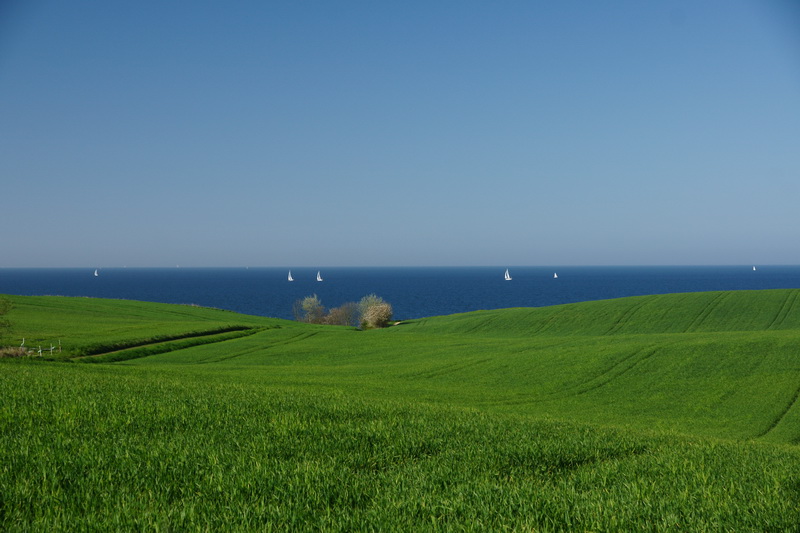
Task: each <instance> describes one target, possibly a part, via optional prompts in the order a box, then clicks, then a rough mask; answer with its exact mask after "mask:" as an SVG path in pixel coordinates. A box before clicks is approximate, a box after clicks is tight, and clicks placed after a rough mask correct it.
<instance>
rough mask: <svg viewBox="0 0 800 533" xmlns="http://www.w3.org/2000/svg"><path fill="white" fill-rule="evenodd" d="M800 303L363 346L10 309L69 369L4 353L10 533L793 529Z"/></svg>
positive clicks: (16, 338)
mask: <svg viewBox="0 0 800 533" xmlns="http://www.w3.org/2000/svg"><path fill="white" fill-rule="evenodd" d="M798 295H800V290H774V291H772V290H770V291H741V292H712V293H691V294H670V295H659V296H643V297H633V298H622V299H618V300H607V301H597V302H585V303H580V304H569V305H562V306H554V307H548V308H525V309H503V310H493V311H478V312H473V313H464V314H458V315H450V316H441V317H430V318H425V319H420V320H412V321H406V322H403V323H401V324H399V325H396V326H393V327H390V328H387V329H383V330H370V331H358V330H354V329H350V328H341V327H333V326H313V325H307V324H300V323H295V322H289V321H284V320H278V319H270V318H262V317H251V316H244V315H238V314H235V313H230V312H225V311H220V310H214V309H205V308H196V307H188V306H174V305H162V304H149V303H141V302H130V301H117V300H95V299H84V298H59V297H19V296H8V297H6V298H8V299H10V300H11V302H12V304H13V308H12V309H11V310H10V311H9V312H8V313H7V314H6V316H5V319H6V320H7V322H8V325H7V327H5V328H4V329H1V330H0V345H7V346H18V345H19V343H20V341H21V339H22V337H25V338H26V345H27V346H38V345H40V344H41V345H42V346H43V347H46V348H49V346H50V345H51V344H54V343H56V342H57V341H59V340H60V341H61V346H62V353H61V354H58V353H54V354H52V355H51V354H50V352H49V351H47V352H46V353H45V355H46V356H47V357H43V358H41V359H42V360H40V358H38V357H26V358H18V359H14V360H10V359H5V360H2V361H0V386H1V387H2V390H3V391H4V402H2V404H0V498H1V499H0V528H3V529H14V528H15V527H19V528H20V529H28V528H33V529H42V528H44V529H53V528H55V529H59V528H62V529H69V528H70V526H72V525H75V524H80V525H81V527H85V528H90V529H91V528H109V527H110V528H121V529H140V528H155V527H158V528H162V529H164V528H167V529H185V528H190V529H204V528H210V529H219V528H223V527H226V526H227V527H232V528H233V529H251V530H252V529H258V530H270V529H285V528H287V527H290V528H291V527H294V528H300V529H320V528H321V529H330V530H341V529H344V530H352V529H369V528H374V529H402V530H420V529H430V530H440V529H474V530H487V529H500V528H506V527H510V528H517V529H537V530H572V529H593V530H620V529H626V530H627V529H642V528H645V529H649V528H656V529H671V528H680V529H690V530H708V529H726V530H739V531H741V530H769V529H772V530H796V529H797V528H798V527H800V509H798V508H797V506H796V505H795V504H794V503H793V502H796V501H797V499H798V497H800V449H798V448H797V446H796V444H797V443H800V406H798V405H797V404H798V401H797V400H798V397H799V396H800V309H798V307H797V299H798ZM49 358H52V359H53V361H47V360H44V359H49ZM110 361H117V362H114V363H111V364H85V363H87V362H100V363H104V362H105V363H108V362H110Z"/></svg>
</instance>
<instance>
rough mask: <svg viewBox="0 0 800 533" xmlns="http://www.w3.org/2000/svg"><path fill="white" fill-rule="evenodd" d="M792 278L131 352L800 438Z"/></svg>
mask: <svg viewBox="0 0 800 533" xmlns="http://www.w3.org/2000/svg"><path fill="white" fill-rule="evenodd" d="M799 292H800V291H797V290H778V291H743V292H720V293H695V294H675V295H661V296H645V297H634V298H623V299H619V300H608V301H600V302H586V303H581V304H570V305H563V306H555V307H549V308H531V309H504V310H495V311H479V312H474V313H465V314H460V315H451V316H443V317H433V318H427V319H422V320H416V321H410V322H407V323H403V324H400V325H398V326H395V327H393V328H389V329H386V330H376V331H367V332H358V331H353V330H346V329H340V328H324V327H315V328H280V329H270V330H266V331H263V332H260V333H258V334H256V335H253V336H250V337H248V338H246V339H241V340H238V341H236V342H232V343H229V344H227V345H226V346H225V349H224V350H220V349H219V347H218V346H215V345H209V346H198V347H196V348H192V349H187V350H181V351H180V352H172V353H167V354H163V355H161V356H157V357H150V358H146V359H141V360H139V361H138V362H136V363H135V364H140V365H147V366H151V365H155V364H167V365H172V364H180V365H186V364H196V363H203V364H211V363H213V364H215V365H216V367H217V371H233V372H236V371H238V370H239V369H242V368H255V367H264V366H266V367H270V368H269V370H268V371H267V372H263V373H262V372H257V371H255V370H254V372H256V373H254V374H253V375H254V376H257V377H254V378H253V379H259V380H265V381H266V382H267V383H273V384H291V385H294V384H298V383H306V384H314V386H317V387H328V388H338V389H339V390H347V391H349V392H350V393H351V394H361V395H363V396H366V397H380V398H402V399H407V400H417V401H420V400H421V401H429V402H434V403H438V402H447V403H449V404H455V405H463V406H468V407H475V408H481V409H489V410H492V411H502V412H508V413H516V414H527V415H537V416H551V417H558V418H566V419H571V420H580V421H585V422H592V423H603V424H613V425H621V426H628V427H639V428H649V429H652V428H659V429H668V430H673V431H680V432H686V433H692V434H697V435H707V436H718V437H728V438H763V439H766V440H773V441H778V442H788V443H794V442H798V441H799V440H800V407H799V406H798V405H797V399H798V395H800V355H798V354H800V309H798V308H797V307H796V301H797V296H798V293H799Z"/></svg>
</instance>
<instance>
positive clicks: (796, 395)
mask: <svg viewBox="0 0 800 533" xmlns="http://www.w3.org/2000/svg"><path fill="white" fill-rule="evenodd" d="M798 399H800V386H798V387H797V389H796V390H795V391H794V394H793V395H792V397H791V399H790V400H789V402H788V403H787V404H786V407H784V408H783V410H782V411H781V412H780V413H778V416H776V417H775V418H774V419H773V420H772V423H771V424H770V425H769V426H767V429H765V430H764V431H762V432H761V433H759V434H758V435H756V438H757V439H758V438H761V437H766V436H767V435H768V434H769V433H770V431H772V430H773V429H775V428H776V427H778V424H780V423H781V420H783V419H784V417H786V415H787V414H788V413H789V411H791V410H792V407H794V406H795V404H796V403H797V400H798Z"/></svg>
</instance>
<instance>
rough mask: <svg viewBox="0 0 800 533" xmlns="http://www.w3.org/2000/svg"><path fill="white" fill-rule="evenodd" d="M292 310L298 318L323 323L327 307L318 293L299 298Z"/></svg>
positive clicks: (302, 320)
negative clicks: (323, 304)
mask: <svg viewBox="0 0 800 533" xmlns="http://www.w3.org/2000/svg"><path fill="white" fill-rule="evenodd" d="M292 311H293V312H294V317H295V318H296V319H297V320H299V321H301V322H308V323H309V324H321V323H322V322H323V319H324V318H325V307H323V306H322V302H321V301H320V300H319V297H318V296H317V295H316V294H314V295H312V296H306V297H305V298H303V299H301V300H297V301H296V302H295V303H294V306H292Z"/></svg>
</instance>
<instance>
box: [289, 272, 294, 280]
mask: <svg viewBox="0 0 800 533" xmlns="http://www.w3.org/2000/svg"><path fill="white" fill-rule="evenodd" d="M289 281H294V278H293V277H292V271H291V270H290V271H289Z"/></svg>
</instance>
